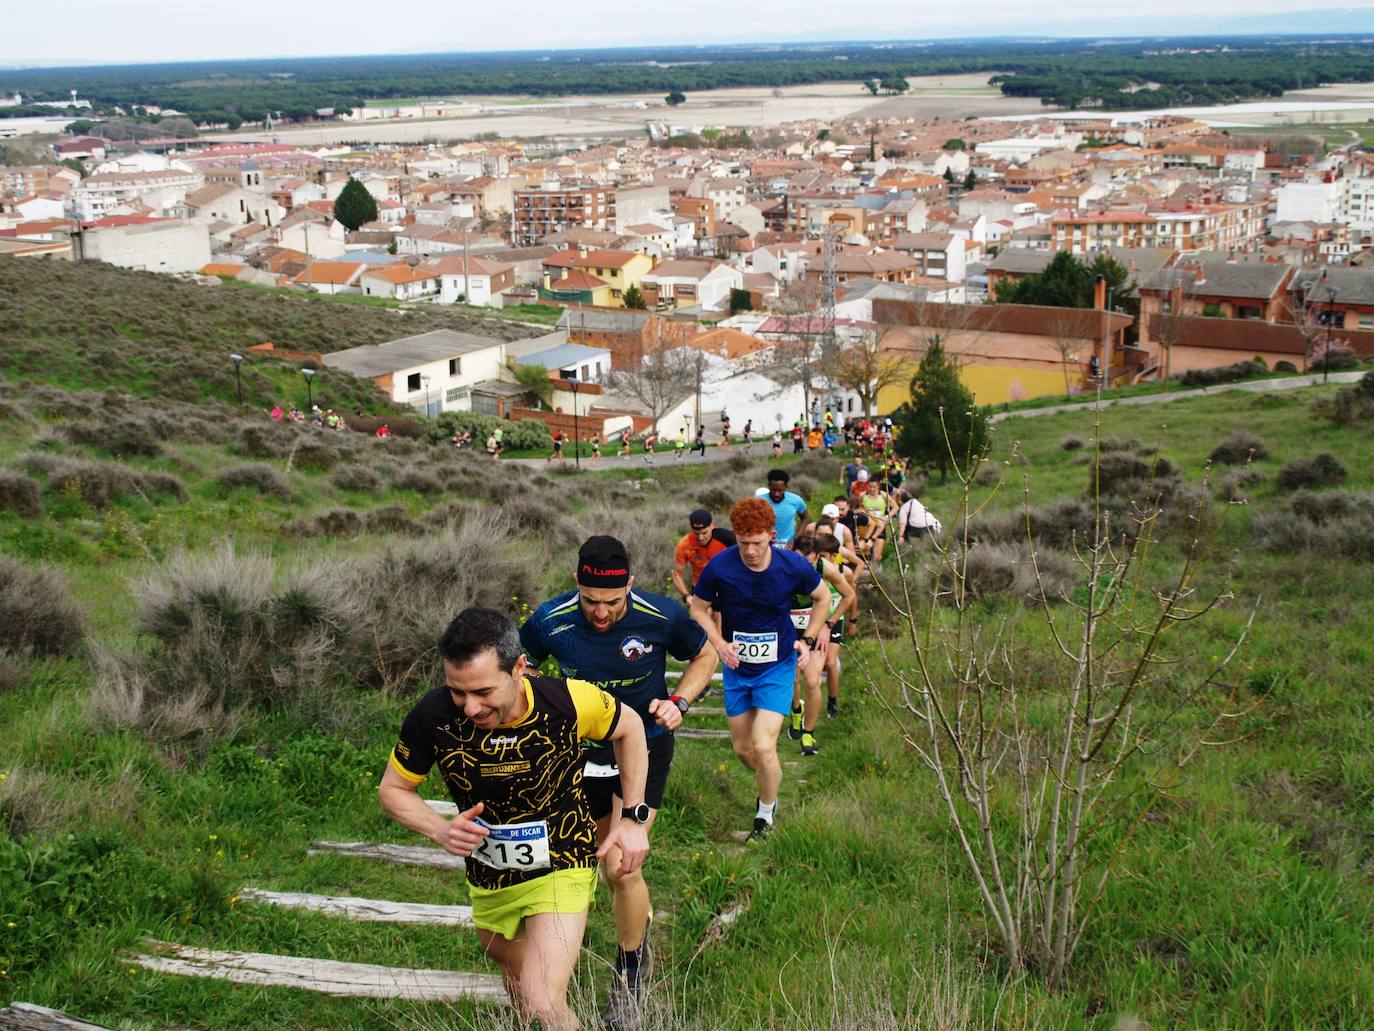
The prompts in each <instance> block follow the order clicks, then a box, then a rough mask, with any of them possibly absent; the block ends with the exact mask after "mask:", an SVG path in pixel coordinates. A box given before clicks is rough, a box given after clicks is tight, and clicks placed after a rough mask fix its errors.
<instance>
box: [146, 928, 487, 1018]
mask: <svg viewBox="0 0 1374 1031" xmlns="http://www.w3.org/2000/svg"><path fill="white" fill-rule="evenodd" d="M145 947H146V948H147V949H148V952H147V953H135V954H133V955H132V956H131V958H132V960H133V962H135V963H137V964H138V965H139V966H141V967H143V968H144V969H145V970H154V971H157V972H159V973H163V974H180V975H184V976H187V977H209V978H213V979H215V980H219V981H232V982H234V983H235V984H256V985H270V986H274V987H283V988H303V989H305V990H306V991H310V992H319V993H321V994H323V995H340V996H361V997H365V998H373V999H412V1000H458V999H473V1000H477V1001H480V1002H492V1003H500V1004H504V1005H509V1002H510V999H509V997H508V996H507V995H506V989H505V988H504V987H503V986H502V984H501V978H500V977H498V976H496V975H494V974H467V973H460V972H458V971H453V970H411V969H407V968H406V967H381V966H373V965H372V964H370V963H341V962H338V961H336V960H328V959H312V958H311V957H309V956H276V955H271V954H269V953H263V952H222V951H219V950H217V949H200V948H194V947H191V946H187V945H173V944H170V943H168V942H159V941H148V942H146V943H145Z"/></svg>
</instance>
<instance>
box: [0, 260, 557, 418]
mask: <svg viewBox="0 0 1374 1031" xmlns="http://www.w3.org/2000/svg"><path fill="white" fill-rule="evenodd" d="M435 329H454V330H458V331H460V332H464V333H473V334H476V335H478V336H485V337H490V338H493V339H498V340H516V339H520V338H521V337H525V336H529V335H530V334H531V333H534V332H537V331H535V330H531V329H529V327H523V326H516V325H511V324H509V323H505V322H501V321H500V320H497V319H489V318H476V317H473V316H465V315H461V314H458V313H456V312H453V311H448V310H445V309H443V308H439V307H437V306H436V307H435V308H433V309H426V310H423V311H411V310H406V311H401V310H397V309H393V308H377V307H370V306H366V305H359V304H350V303H346V302H345V301H343V300H341V299H335V298H328V297H323V296H316V295H308V294H286V293H282V292H278V291H272V290H256V289H244V288H236V287H232V286H225V285H222V284H221V285H217V286H200V285H197V284H195V283H190V282H184V281H181V280H177V279H174V278H172V277H170V276H164V275H158V274H156V273H151V272H133V271H130V270H128V269H120V268H115V267H113V266H110V265H104V264H101V263H98V262H82V263H71V262H60V261H54V262H48V261H18V260H9V261H0V375H3V376H6V377H8V378H10V379H12V380H22V381H24V382H28V383H45V384H50V385H53V386H58V387H65V388H68V389H86V390H89V389H96V388H102V387H116V388H118V389H120V390H124V391H128V392H130V393H133V394H136V395H141V396H148V397H158V398H164V399H172V400H176V401H188V402H197V401H209V400H219V401H233V400H235V399H236V385H235V381H234V367H233V363H232V362H231V361H230V360H229V355H230V354H231V353H240V354H249V352H248V351H247V348H250V347H252V346H253V345H254V344H258V343H262V342H264V341H270V342H272V343H273V344H275V345H276V346H277V347H279V348H282V349H284V350H296V351H307V352H312V353H319V354H328V353H330V352H332V351H340V350H344V349H345V348H349V347H357V346H358V345H360V344H377V343H382V342H383V341H386V340H394V339H396V338H397V337H403V336H409V335H411V334H414V333H427V332H429V331H430V330H435ZM315 386H316V389H315V400H316V401H317V402H320V403H321V404H326V403H327V404H330V405H333V406H335V407H341V408H344V409H347V410H349V411H351V410H353V408H355V407H357V406H359V405H361V406H362V407H364V408H365V409H366V410H367V411H369V412H381V411H385V410H387V409H388V407H389V406H388V404H387V402H386V401H385V399H384V398H382V396H381V395H380V393H379V392H378V391H377V390H376V388H375V387H373V385H372V384H371V383H367V382H360V381H358V380H356V379H354V378H353V377H352V376H348V375H346V374H344V373H336V372H332V371H331V372H328V373H326V374H322V375H321V376H319V377H318V378H317V380H316V384H315ZM243 390H244V396H245V400H246V403H247V404H249V405H252V406H257V407H262V406H267V407H271V405H272V404H273V403H274V402H278V401H292V402H294V403H297V404H301V405H304V404H305V400H306V389H305V384H304V382H303V381H302V379H301V377H300V375H299V372H298V366H296V365H292V364H289V363H286V362H283V361H279V360H271V359H265V358H259V357H257V356H256V355H249V358H248V360H247V361H246V362H245V363H244V366H243ZM322 399H323V400H322Z"/></svg>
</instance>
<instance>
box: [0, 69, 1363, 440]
mask: <svg viewBox="0 0 1374 1031" xmlns="http://www.w3.org/2000/svg"><path fill="white" fill-rule="evenodd" d="M854 85H855V89H856V90H858V89H859V88H860V84H854ZM880 88H881V90H882V91H883V92H885V93H888V94H890V95H898V94H901V93H903V92H904V91H906V90H907V88H908V86H907V83H906V82H905V81H901V82H898V83H892V82H883V83H874V84H872V90H871V91H872V93H874V94H877V93H878V92H879V89H880ZM681 99H685V98H681V96H680V95H677V96H673V95H670V96H669V97H667V98H665V99H664V100H663V101H659V102H657V103H656V104H655V105H654V107H655V108H656V110H652V111H646V112H643V113H642V115H641V118H642V120H643V121H642V126H643V129H642V135H641V136H640V137H638V138H636V139H632V140H621V141H617V142H613V143H605V142H598V141H595V140H583V141H580V142H579V141H575V140H561V141H553V142H551V141H549V140H520V139H513V138H501V139H489V138H483V139H480V140H469V141H466V142H458V143H427V144H424V145H402V144H361V143H353V144H340V145H333V146H306V145H296V144H292V143H289V142H284V141H283V142H276V143H272V142H248V141H223V140H222V141H220V142H209V141H202V140H199V139H182V138H174V137H166V138H153V139H146V138H145V139H142V140H140V141H137V142H135V141H114V140H110V139H107V138H103V137H102V136H100V135H98V134H96V133H95V132H94V131H93V132H92V133H91V134H89V135H78V136H72V135H65V136H59V137H57V138H56V139H52V140H51V141H50V142H47V143H44V144H43V147H44V148H45V150H46V151H47V156H46V157H45V159H44V160H42V161H35V162H33V163H29V164H16V165H7V166H4V167H0V191H2V192H3V202H2V203H0V255H6V256H10V257H12V258H16V259H24V260H59V261H102V262H108V263H110V264H113V265H118V266H123V267H126V268H133V269H142V270H147V271H151V272H161V273H166V274H170V275H177V276H182V277H188V278H191V279H193V280H194V281H195V282H198V283H201V284H204V286H205V288H206V289H214V288H222V287H223V284H224V283H225V282H226V281H235V282H237V283H242V284H251V285H255V286H259V287H264V288H273V289H279V290H287V291H300V292H305V291H313V292H314V293H317V294H329V295H356V296H360V297H362V298H373V299H376V300H375V303H378V304H394V305H399V306H407V307H410V306H428V305H464V306H468V307H472V308H478V309H483V310H489V311H490V312H491V314H492V315H494V316H499V315H505V316H507V317H510V318H514V319H517V320H518V319H519V318H520V317H521V315H520V313H521V312H534V311H536V310H537V311H541V312H544V313H546V318H547V319H548V322H547V328H546V329H545V330H542V331H540V332H538V333H532V334H531V339H530V341H526V342H523V346H517V344H515V343H511V342H502V341H497V340H493V341H491V344H492V346H493V347H494V348H495V347H499V348H500V349H501V357H502V358H503V359H505V360H506V364H503V363H502V361H495V362H487V361H474V360H472V359H471V357H470V356H471V355H472V353H473V351H474V349H480V348H479V347H478V344H480V340H479V341H477V342H476V343H475V342H474V339H473V338H472V337H470V336H467V335H463V334H458V335H457V336H459V337H462V339H446V338H443V335H442V334H441V335H440V338H438V339H434V340H430V341H428V342H427V344H426V346H425V347H424V348H420V349H419V350H418V351H417V349H416V347H415V346H413V344H411V345H408V346H404V347H397V348H395V349H394V354H393V355H391V356H388V355H387V354H386V353H385V352H386V348H385V347H382V348H381V349H380V351H381V353H370V354H369V356H368V357H367V359H366V360H365V361H360V360H359V359H358V357H357V356H356V355H355V356H352V357H350V356H349V344H348V342H347V341H340V342H339V346H340V351H339V352H337V353H335V354H332V355H321V356H319V357H320V360H321V361H322V362H324V363H326V364H328V363H330V362H334V363H337V364H340V366H341V367H347V368H352V367H356V368H365V369H366V374H367V375H370V376H372V377H373V378H374V379H375V380H376V382H378V383H379V385H381V386H383V388H384V389H385V390H386V391H387V393H388V395H389V396H390V397H391V399H392V400H395V401H398V402H401V403H405V404H411V405H413V406H415V407H416V408H417V409H420V410H422V411H427V412H429V413H430V414H438V413H440V412H443V411H449V410H454V409H458V410H473V411H483V412H487V413H490V414H504V413H505V412H506V410H507V405H508V404H509V403H510V395H511V394H512V393H513V392H514V385H515V382H516V381H515V379H514V374H513V373H512V372H511V371H510V370H509V369H508V368H507V365H508V364H509V359H511V358H512V357H513V356H515V355H516V354H523V355H524V356H525V357H526V358H529V357H530V356H533V357H535V358H537V359H538V360H539V361H540V363H542V364H545V365H546V367H547V368H548V371H549V374H550V376H551V377H552V378H554V379H555V380H556V381H557V382H558V384H559V388H560V390H567V389H568V387H569V384H570V382H572V381H577V383H578V384H579V385H585V387H586V388H587V389H585V390H584V391H583V392H582V394H581V395H580V396H578V397H558V398H556V399H555V401H556V403H555V406H554V407H556V408H558V409H560V410H561V409H564V408H566V409H567V410H568V411H575V412H578V413H579V414H581V415H583V416H584V417H585V418H584V422H583V423H582V424H581V425H580V432H583V433H584V434H585V433H586V432H592V431H595V430H598V429H600V430H604V431H606V432H610V431H612V430H613V429H614V426H613V425H612V424H611V423H610V422H607V423H604V424H603V425H600V426H598V425H597V424H596V422H595V421H594V416H595V414H596V412H597V411H598V410H604V411H606V412H611V411H614V412H615V413H618V415H619V416H620V417H621V418H622V419H623V417H624V416H625V414H626V413H630V414H631V415H634V416H636V417H637V420H636V425H642V424H645V422H646V420H647V422H648V423H657V424H658V425H659V426H660V427H662V428H664V429H672V430H676V429H677V428H678V427H679V426H680V425H681V422H682V419H683V418H684V416H685V417H687V418H688V420H689V421H691V420H700V419H701V412H700V409H701V406H702V403H703V402H702V382H703V379H704V381H705V382H706V383H707V384H708V385H709V390H708V391H707V392H708V393H709V395H710V399H709V400H710V405H711V407H712V408H726V407H729V408H730V409H732V410H735V409H737V410H740V411H745V410H747V411H750V412H751V413H754V416H755V418H756V419H758V420H760V424H761V426H763V427H765V428H767V429H769V431H770V432H771V430H772V428H773V425H774V424H775V423H776V424H777V425H778V426H779V427H781V426H782V425H783V423H784V421H785V423H786V425H787V426H791V425H792V423H793V420H794V418H796V417H797V415H798V414H799V413H802V412H806V411H808V410H809V409H814V408H815V407H816V404H817V403H818V402H819V403H821V404H822V405H823V406H824V407H826V408H833V409H835V410H837V411H838V412H839V413H842V414H843V415H845V416H846V417H848V416H851V415H860V414H874V413H873V412H870V411H865V409H876V412H878V413H885V412H890V411H892V410H893V409H895V408H896V407H897V406H898V405H900V404H901V403H902V401H903V400H904V399H905V394H906V389H907V383H906V381H905V378H903V377H896V376H892V377H886V378H885V381H884V382H883V383H881V384H877V385H876V386H875V384H873V383H872V382H869V383H868V384H866V385H865V384H855V383H852V382H851V383H843V382H835V381H833V380H832V381H829V382H823V381H822V380H820V379H818V380H817V381H816V382H811V381H810V378H809V377H802V378H800V380H799V381H796V382H794V381H793V380H798V378H797V377H787V376H777V375H771V376H770V370H773V369H775V367H776V366H778V365H779V364H780V363H782V358H781V355H782V354H783V351H784V350H785V348H784V346H783V345H787V346H791V347H793V348H795V347H796V341H797V340H799V339H802V340H808V341H811V340H814V341H816V346H820V345H821V342H823V341H824V342H828V343H829V344H830V346H832V347H836V348H839V349H843V348H845V347H847V346H863V347H866V348H867V349H868V350H869V352H871V353H872V354H873V356H874V360H876V361H881V360H883V359H884V358H890V359H892V360H894V361H906V362H908V363H914V361H916V360H917V359H919V357H920V355H921V353H922V351H923V348H924V346H925V344H924V342H925V341H926V340H927V339H929V336H930V329H931V327H937V328H938V329H939V332H940V335H941V337H942V338H944V339H945V341H946V347H947V349H948V350H950V351H951V352H953V353H954V354H956V355H957V356H958V358H959V361H960V363H961V367H962V375H963V377H964V379H965V382H966V384H967V385H968V386H969V387H970V389H972V390H973V392H974V395H975V397H976V400H977V401H978V403H980V404H985V405H1002V404H1005V403H1008V402H1012V401H1017V400H1022V399H1027V398H1035V397H1040V396H1046V395H1051V394H1072V393H1076V392H1079V391H1083V390H1089V389H1095V388H1096V387H1097V386H1099V385H1106V386H1120V385H1126V384H1131V383H1141V382H1151V381H1156V380H1158V379H1160V378H1162V377H1164V376H1178V375H1180V374H1183V373H1186V372H1188V371H1189V370H1194V369H1210V368H1214V367H1218V366H1226V365H1230V364H1233V363H1236V362H1238V361H1244V360H1250V359H1253V358H1259V359H1260V360H1261V361H1263V362H1264V363H1265V366H1266V368H1269V369H1274V368H1279V369H1285V368H1291V369H1294V370H1303V369H1306V368H1307V367H1308V366H1309V365H1310V364H1311V362H1312V360H1313V357H1314V355H1315V354H1316V352H1317V351H1318V349H1325V350H1330V349H1331V348H1333V347H1340V348H1345V349H1348V350H1350V351H1352V352H1354V353H1355V354H1356V355H1360V356H1363V355H1368V354H1374V167H1371V164H1372V163H1371V162H1370V159H1369V157H1368V154H1367V153H1366V151H1365V150H1364V148H1363V145H1362V143H1361V137H1360V136H1359V134H1358V133H1356V132H1353V131H1351V132H1349V133H1348V136H1349V139H1348V141H1347V140H1345V139H1344V138H1342V139H1341V140H1338V141H1336V142H1335V143H1333V142H1332V141H1331V140H1330V139H1324V138H1323V137H1322V136H1320V135H1314V136H1304V135H1301V134H1296V135H1295V134H1292V133H1288V134H1282V135H1280V134H1273V135H1268V136H1266V135H1265V133H1264V130H1259V129H1257V130H1253V131H1245V132H1241V131H1239V130H1237V131H1222V130H1219V129H1216V128H1213V127H1211V126H1209V125H1207V124H1205V123H1204V122H1202V121H1198V120H1194V119H1192V118H1190V117H1187V116H1184V115H1142V114H1137V115H1132V116H1126V115H1123V116H1119V117H1115V116H1108V115H1099V114H1094V113H1087V114H1081V115H1078V116H1065V115H1062V114H1061V115H1057V116H1054V117H1050V116H1044V117H1041V116H1036V115H1032V116H1028V117H1022V118H1019V119H999V118H995V117H994V118H963V119H949V118H943V119H942V118H940V117H902V116H900V114H898V115H895V116H890V117H881V116H880V117H869V116H863V115H858V114H856V115H853V116H850V117H846V118H841V119H838V120H834V121H825V120H821V119H805V120H801V121H793V122H784V123H781V124H771V125H767V126H749V125H730V126H724V125H700V124H694V123H693V122H692V121H691V114H690V108H689V107H688V108H681V109H679V107H678V105H679V104H680V102H681ZM10 102H12V103H14V104H20V103H24V98H23V97H21V96H16V97H14V98H12V100H11V101H10ZM81 103H82V101H81V98H79V97H78V96H77V95H76V94H75V93H73V94H72V96H71V99H70V103H65V104H60V105H59V106H63V107H65V108H66V110H67V114H66V121H67V122H68V123H69V122H70V119H71V117H72V116H73V114H76V113H79V110H80V105H81ZM73 108H75V110H73ZM463 110H464V105H463V103H462V102H457V101H442V100H432V101H429V100H415V101H413V102H406V103H398V104H392V105H390V106H387V105H385V104H377V105H375V106H372V107H367V108H364V109H361V110H360V111H359V112H350V113H349V117H350V118H352V119H353V120H355V121H356V122H357V123H358V126H359V128H358V131H359V133H360V134H365V133H366V125H367V124H369V122H370V121H371V120H375V119H382V120H386V121H391V122H394V121H395V120H397V119H405V118H432V117H444V116H448V115H453V114H460V113H462V111H463ZM875 110H878V111H879V113H880V114H881V109H875ZM363 111H365V112H366V117H363V114H362V112H363ZM171 114H173V115H174V114H175V112H172V113H171ZM318 117H319V118H320V119H324V120H337V115H336V113H335V112H333V111H321V112H319V113H318ZM10 121H11V122H12V123H14V124H15V125H17V124H18V123H17V120H10ZM12 128H13V126H12ZM145 135H146V134H145ZM283 135H288V134H283ZM42 139H48V138H47V137H42ZM1060 254H1068V255H1072V256H1074V258H1075V259H1077V260H1078V261H1079V262H1080V263H1081V264H1082V265H1083V266H1084V267H1085V268H1086V267H1088V266H1090V265H1092V264H1093V263H1094V262H1096V263H1097V264H1096V266H1094V267H1096V268H1097V269H1098V270H1099V273H1100V271H1101V269H1102V268H1104V267H1106V268H1111V269H1115V270H1117V278H1116V281H1114V282H1113V283H1111V284H1109V285H1111V286H1112V287H1113V289H1112V290H1103V289H1099V290H1098V291H1096V293H1095V294H1093V295H1091V297H1090V299H1088V300H1080V301H1078V302H1072V301H1071V302H1056V301H1053V300H1047V299H1045V298H1044V297H1037V296H1036V293H1035V291H1034V290H1032V289H1018V287H1017V284H1018V283H1020V282H1022V281H1025V280H1034V279H1035V278H1036V277H1041V276H1043V275H1045V274H1046V272H1047V270H1048V269H1050V268H1051V263H1052V261H1054V259H1055V258H1056V256H1057V255H1060ZM1102 259H1109V262H1110V264H1109V265H1106V266H1104V265H1103V264H1102ZM1108 278H1110V277H1108ZM1065 304H1066V305H1068V306H1070V307H1075V306H1076V307H1080V308H1085V309H1087V310H1078V311H1076V312H1075V313H1074V314H1073V315H1072V317H1068V316H1067V315H1066V311H1065V308H1064V307H1063V306H1062V305H1065ZM529 306H536V307H535V308H531V307H529ZM507 309H516V310H515V312H510V311H507ZM559 309H561V311H559ZM1093 309H1095V310H1093ZM548 312H552V313H553V315H552V317H550V316H548V315H547V313H548ZM507 335H509V334H507ZM1333 335H1334V338H1335V339H1334V340H1333ZM250 343H252V342H250ZM282 343H283V342H278V344H279V345H281V344H282ZM289 344H290V342H289V341H287V342H285V345H286V346H287V347H288V348H289ZM809 346H810V345H808V347H809ZM665 348H671V349H674V350H680V349H684V348H685V349H689V350H690V351H692V352H694V353H699V354H701V355H702V356H703V357H702V361H703V362H704V363H705V364H706V366H707V368H706V371H705V372H704V373H701V372H700V371H699V374H698V376H697V380H696V383H695V390H694V392H693V395H694V396H693V397H692V398H691V399H686V398H683V399H681V400H680V402H679V401H677V400H676V399H674V401H673V403H666V402H665V403H664V404H661V405H660V404H657V403H655V404H648V405H646V404H644V403H642V401H637V400H636V398H635V397H632V396H626V395H625V394H624V392H623V391H622V392H621V393H620V394H619V395H618V394H617V390H616V386H615V384H614V382H613V380H614V374H615V373H616V372H617V371H622V370H634V369H636V368H638V367H640V365H641V364H642V363H643V361H644V359H645V356H646V355H647V354H649V353H651V352H653V351H655V349H659V350H661V349H665ZM368 350H369V352H377V351H379V349H378V348H377V347H376V346H375V345H369V348H368ZM449 351H452V352H453V353H448V352H449ZM791 353H792V354H793V355H794V356H795V355H796V354H797V353H798V352H796V351H795V350H794V351H793V352H791ZM1323 353H1324V351H1323ZM465 356H469V359H468V360H467V361H466V362H464V361H463V360H462V359H463V358H464V357H465ZM803 360H809V352H805V353H804V354H803ZM1285 363H1286V364H1285ZM465 369H467V370H469V371H467V372H465V371H463V370H465ZM422 384H423V389H422V387H421V385H422ZM555 423H557V420H550V425H551V429H553V428H556V427H555Z"/></svg>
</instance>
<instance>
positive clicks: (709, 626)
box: [687, 594, 739, 669]
mask: <svg viewBox="0 0 1374 1031" xmlns="http://www.w3.org/2000/svg"><path fill="white" fill-rule="evenodd" d="M687 602H688V604H689V605H690V606H691V611H692V618H693V619H695V620H696V621H697V622H698V623H700V624H701V628H702V629H703V630H705V631H706V643H707V644H709V645H710V646H711V647H712V648H714V649H715V651H716V654H717V655H719V656H720V660H721V662H723V663H725V665H726V666H727V667H729V668H730V669H734V668H735V667H736V666H738V665H739V654H738V652H737V651H736V649H735V645H734V644H733V643H731V642H729V641H726V640H725V638H724V637H722V636H721V635H720V631H719V630H717V629H716V620H715V617H714V616H713V615H712V614H711V604H710V602H707V601H705V600H703V599H701V598H698V597H697V596H696V595H695V594H694V595H692V596H691V597H690V598H688V599H687Z"/></svg>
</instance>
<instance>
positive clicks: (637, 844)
mask: <svg viewBox="0 0 1374 1031" xmlns="http://www.w3.org/2000/svg"><path fill="white" fill-rule="evenodd" d="M611 748H612V750H613V751H614V752H615V762H616V765H617V766H619V767H620V791H621V797H622V798H623V799H624V805H625V807H626V808H634V807H635V806H637V805H639V804H640V803H641V802H643V801H644V781H645V779H646V778H647V777H648V775H649V748H648V746H647V745H646V744H645V743H644V722H643V721H642V720H641V719H640V718H639V713H637V712H635V711H634V710H633V709H631V708H630V707H629V706H628V705H622V706H621V707H620V718H619V719H618V720H617V721H616V724H615V730H614V731H612V733H611ZM617 845H618V846H619V847H620V872H621V873H622V874H627V873H633V872H634V871H635V870H638V869H639V868H640V866H641V865H643V863H644V857H645V856H646V855H648V854H649V834H648V831H646V830H645V829H644V826H643V825H642V824H640V823H637V822H635V821H634V820H630V819H626V818H625V817H623V816H620V815H618V814H615V818H614V819H613V820H612V822H611V830H610V833H609V834H607V835H606V837H605V840H603V841H602V842H601V847H600V848H599V849H597V851H596V854H597V858H598V859H599V858H601V857H602V856H604V855H605V854H606V853H607V852H609V851H610V850H611V848H612V847H613V846H617Z"/></svg>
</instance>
